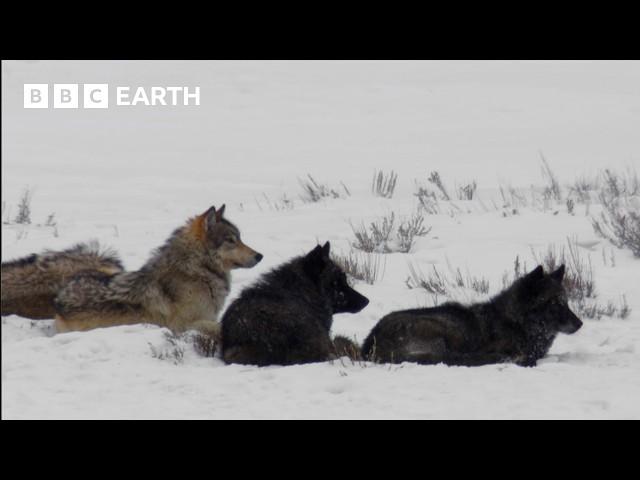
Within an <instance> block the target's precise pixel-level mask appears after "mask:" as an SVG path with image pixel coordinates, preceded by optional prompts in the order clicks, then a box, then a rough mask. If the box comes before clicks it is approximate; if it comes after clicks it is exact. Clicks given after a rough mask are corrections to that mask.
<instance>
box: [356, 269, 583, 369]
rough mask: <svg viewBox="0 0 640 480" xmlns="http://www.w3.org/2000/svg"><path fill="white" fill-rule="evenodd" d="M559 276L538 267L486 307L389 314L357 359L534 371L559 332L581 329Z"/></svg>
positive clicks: (457, 306)
mask: <svg viewBox="0 0 640 480" xmlns="http://www.w3.org/2000/svg"><path fill="white" fill-rule="evenodd" d="M564 273H565V266H564V265H562V266H561V267H560V268H559V269H558V270H556V271H554V272H552V273H550V274H545V273H544V270H543V268H542V266H539V267H538V268H536V269H535V270H533V271H532V272H530V273H529V274H527V275H525V276H524V277H522V278H520V279H518V280H516V281H515V282H514V283H513V285H511V287H509V288H508V289H506V290H504V291H503V292H502V293H500V294H498V295H497V296H496V297H494V298H493V299H491V300H490V301H488V302H486V303H478V304H474V305H471V306H463V305H460V304H459V303H446V304H444V305H441V306H438V307H434V308H422V309H415V310H404V311H398V312H393V313H390V314H389V315H387V316H385V317H383V318H382V319H381V320H380V321H379V322H378V324H377V325H376V326H375V327H374V328H373V330H372V331H371V333H370V334H369V336H368V337H367V338H366V339H365V341H364V343H363V346H362V355H363V356H364V357H365V358H369V359H372V360H375V361H378V362H390V363H401V362H405V361H407V362H417V363H422V364H435V363H445V364H447V365H465V366H476V365H485V364H491V363H503V362H514V363H516V364H518V365H521V366H528V367H530V366H535V365H536V364H537V362H538V360H539V359H541V358H542V357H544V356H545V355H546V354H547V352H548V351H549V349H550V348H551V345H552V343H553V341H554V339H555V338H556V335H557V334H558V333H566V334H571V333H575V332H576V331H577V330H578V329H580V327H581V326H582V322H581V321H580V319H579V318H578V317H577V316H576V315H575V314H574V313H573V312H572V311H571V309H570V308H569V306H568V303H567V295H566V293H565V290H564V287H563V286H562V280H563V278H564Z"/></svg>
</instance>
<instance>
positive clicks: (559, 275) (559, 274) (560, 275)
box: [549, 264, 566, 282]
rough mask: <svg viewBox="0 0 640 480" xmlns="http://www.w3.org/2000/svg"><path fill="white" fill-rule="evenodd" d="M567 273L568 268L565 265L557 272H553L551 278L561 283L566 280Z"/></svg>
mask: <svg viewBox="0 0 640 480" xmlns="http://www.w3.org/2000/svg"><path fill="white" fill-rule="evenodd" d="M565 272H566V268H565V266H564V264H563V265H560V268H558V269H557V270H556V271H555V272H551V273H550V274H549V276H550V277H551V278H553V279H554V280H557V281H559V282H561V281H562V280H563V279H564V274H565Z"/></svg>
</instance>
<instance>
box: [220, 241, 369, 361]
mask: <svg viewBox="0 0 640 480" xmlns="http://www.w3.org/2000/svg"><path fill="white" fill-rule="evenodd" d="M329 249H330V245H329V242H327V243H325V244H324V246H322V247H320V246H319V245H318V246H316V247H315V248H314V249H313V250H312V251H311V252H309V253H308V254H307V255H304V256H301V257H296V258H294V259H293V260H291V261H289V262H288V263H285V264H284V265H281V266H280V267H278V268H276V269H275V270H273V271H271V272H269V273H267V274H266V275H264V276H263V277H262V278H261V279H260V280H259V281H258V282H257V283H256V284H255V285H252V286H250V287H249V288H247V289H245V290H244V291H243V292H242V293H241V294H240V296H239V297H238V298H237V299H236V300H235V301H234V302H233V303H232V304H231V305H230V306H229V308H228V309H227V311H226V312H225V314H224V315H223V317H222V355H223V358H224V360H225V361H226V362H227V363H242V364H252V365H274V364H275V365H292V364H297V363H310V362H322V361H325V360H328V359H330V358H333V356H334V354H335V352H336V351H340V350H344V349H345V342H344V341H343V339H339V340H338V341H337V342H336V344H334V343H333V341H332V340H331V338H330V336H329V331H330V330H331V324H332V322H333V314H334V313H341V312H349V313H356V312H359V311H360V310H362V309H363V308H364V307H365V306H367V304H368V303H369V300H368V299H367V298H366V297H364V296H363V295H360V294H359V293H358V292H356V291H355V290H354V289H353V288H351V287H350V286H349V285H348V283H347V278H346V275H345V273H344V272H343V271H342V270H341V269H340V267H338V266H337V265H336V264H335V263H334V262H333V261H332V260H331V259H330V258H329Z"/></svg>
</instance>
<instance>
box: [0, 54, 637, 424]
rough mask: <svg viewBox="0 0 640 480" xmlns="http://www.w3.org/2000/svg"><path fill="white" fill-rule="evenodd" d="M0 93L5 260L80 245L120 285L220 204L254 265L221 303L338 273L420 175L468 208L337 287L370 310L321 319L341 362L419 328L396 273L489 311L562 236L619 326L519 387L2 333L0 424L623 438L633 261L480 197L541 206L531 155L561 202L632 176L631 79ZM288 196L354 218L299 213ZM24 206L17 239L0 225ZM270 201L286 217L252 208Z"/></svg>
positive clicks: (191, 71) (69, 68) (364, 366)
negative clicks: (424, 421)
mask: <svg viewBox="0 0 640 480" xmlns="http://www.w3.org/2000/svg"><path fill="white" fill-rule="evenodd" d="M2 79H3V81H2V119H3V122H2V160H3V161H2V191H3V194H2V202H3V212H2V221H3V225H2V260H3V261H4V260H9V259H13V258H17V257H19V256H22V255H26V254H29V253H33V252H37V251H40V250H43V249H45V248H51V249H56V248H65V247H67V246H70V245H71V244H73V243H75V242H78V241H87V240H89V239H94V238H96V239H99V240H100V242H101V243H103V244H105V245H109V246H112V247H114V248H115V249H117V250H118V251H119V252H120V254H121V256H122V258H123V260H124V262H125V265H126V267H127V268H129V269H136V268H139V267H140V266H141V265H142V264H143V263H144V262H145V260H146V259H147V258H148V256H149V253H150V251H151V250H152V249H153V248H155V247H157V246H158V245H160V244H161V243H162V242H164V240H165V239H166V237H167V236H168V235H169V233H170V232H171V231H172V230H173V229H174V228H176V227H177V226H179V225H181V224H182V223H183V222H184V221H185V220H186V219H187V217H189V216H192V215H194V214H197V213H201V212H203V211H205V210H206V209H207V208H208V207H209V206H211V205H216V206H219V205H220V204H222V203H226V205H227V210H226V212H227V216H228V218H229V219H230V220H232V221H233V222H234V223H236V224H237V225H238V227H239V228H240V229H241V231H242V236H243V240H244V241H245V242H246V243H247V244H248V245H250V246H251V247H253V248H255V249H256V250H258V251H260V252H261V253H263V254H264V255H265V258H264V260H263V261H262V262H261V263H260V264H259V265H258V266H257V267H256V268H254V269H251V270H240V271H235V272H234V274H233V290H232V293H231V297H230V298H233V296H235V295H237V293H238V291H239V290H240V289H241V288H242V287H243V286H245V285H247V284H249V283H251V282H252V281H253V280H254V279H256V278H257V277H258V276H259V275H260V274H262V273H264V272H265V271H267V270H268V269H270V268H272V267H274V266H276V265H278V264H279V263H281V262H282V261H284V260H286V259H288V258H290V257H292V256H294V255H299V254H301V253H304V252H306V251H308V250H310V249H311V248H312V247H313V246H314V245H315V243H316V241H326V240H329V241H331V242H332V248H333V249H334V250H336V251H341V252H345V253H346V252H348V250H349V242H350V240H351V239H352V237H353V235H352V231H351V226H350V222H352V223H353V224H360V222H365V223H366V222H369V221H371V220H374V219H376V218H379V217H380V216H381V215H384V214H387V213H389V212H391V211H394V212H395V213H396V215H401V216H402V215H409V214H411V213H412V212H414V211H415V209H416V207H417V204H418V203H417V199H416V197H415V196H414V195H413V193H414V192H415V183H414V181H415V180H417V181H419V182H421V183H423V184H426V183H427V181H426V177H427V175H428V174H429V172H431V171H434V170H438V171H439V172H440V174H441V175H442V177H443V179H444V180H445V182H447V184H448V185H450V186H451V187H453V186H454V185H455V184H456V183H457V184H461V183H462V182H465V181H471V180H477V182H478V185H479V193H480V198H481V199H482V203H483V204H484V205H485V206H486V208H482V207H481V205H480V203H479V202H475V201H474V202H458V201H456V202H455V203H456V204H457V205H458V206H459V207H460V208H461V209H462V210H463V211H462V212H458V213H455V214H448V213H443V214H441V215H428V216H426V218H425V223H426V224H427V225H428V226H432V227H433V230H432V231H431V233H430V234H429V235H428V236H427V237H424V238H421V239H419V240H418V241H417V242H416V245H415V246H414V248H413V250H412V252H411V253H409V254H401V253H393V254H388V255H385V256H384V260H383V262H384V264H385V274H384V277H383V279H382V280H381V281H379V282H378V283H376V284H375V285H367V284H363V283H357V284H356V288H357V289H358V290H359V291H361V292H362V293H363V294H364V295H366V296H367V297H368V298H369V299H370V300H371V303H370V304H369V306H368V307H367V308H365V309H364V310H363V311H362V312H360V313H358V314H356V315H337V316H336V317H334V328H333V332H334V333H340V334H345V335H348V336H356V338H357V339H358V340H360V341H361V340H363V339H364V337H365V336H366V335H367V333H368V332H369V330H370V329H371V328H372V327H373V325H375V323H376V322H377V320H378V319H379V318H380V317H381V316H382V315H384V314H386V313H388V312H390V311H392V310H396V309H402V308H411V307H416V306H428V305H432V304H433V302H434V299H433V297H431V296H430V295H428V294H426V293H425V292H424V291H421V290H410V289H408V288H407V286H406V284H405V280H406V278H407V276H408V273H409V272H408V264H409V262H411V263H412V264H414V265H417V266H418V267H419V268H420V269H421V270H422V271H424V272H427V271H429V269H430V268H431V265H436V266H437V267H438V268H439V269H441V270H444V271H446V270H447V268H448V267H447V265H448V264H451V265H452V266H453V267H455V268H457V267H460V268H461V269H462V270H463V271H466V270H467V269H468V271H469V272H470V273H471V274H473V275H475V276H484V277H486V278H487V279H488V280H489V281H490V282H491V287H492V289H491V290H492V293H495V292H497V291H498V290H499V289H500V288H501V286H502V283H501V279H502V275H503V273H504V272H505V271H511V270H512V269H513V261H514V259H515V258H516V256H519V257H520V259H521V260H525V261H526V262H527V265H528V266H530V267H533V266H534V265H533V258H532V256H531V249H532V248H533V249H536V250H541V249H543V248H545V247H546V246H547V245H549V244H557V245H562V244H564V243H565V242H566V239H567V237H568V236H571V237H575V238H576V239H577V240H578V242H579V244H580V245H581V247H580V249H581V253H582V254H583V255H585V256H586V255H590V256H591V260H592V264H593V267H594V271H595V274H596V277H595V279H596V287H597V291H598V295H599V300H601V301H603V302H605V303H606V301H608V300H612V301H614V302H618V301H619V300H620V299H621V297H622V295H625V297H626V300H627V302H628V304H629V306H630V307H631V309H632V312H631V315H630V316H629V317H628V318H626V319H618V318H603V319H602V320H586V321H585V324H584V327H583V328H582V329H581V330H580V331H579V332H577V333H576V334H575V335H571V336H564V335H560V336H559V337H558V339H557V340H556V342H555V344H554V346H553V348H552V350H551V353H550V355H549V356H548V357H547V358H546V359H544V360H543V361H541V362H540V364H539V366H538V367H536V368H521V367H518V366H515V365H492V366H484V367H476V368H464V367H446V366H443V365H437V366H419V365H413V364H409V363H405V364H402V365H392V366H389V365H374V364H371V363H357V364H353V363H351V362H350V361H348V360H346V359H344V360H342V361H334V362H326V363H321V364H312V365H301V366H292V367H267V368H257V367H248V366H237V365H230V366H227V365H224V364H223V362H221V361H220V360H218V359H212V358H202V357H200V356H198V355H197V354H196V353H195V352H194V351H193V349H192V347H191V345H190V344H188V343H187V342H185V341H180V342H179V345H178V346H179V348H180V350H182V351H183V352H184V355H183V356H182V357H181V358H179V359H176V358H174V357H173V355H172V354H173V352H174V350H175V347H174V346H173V345H172V344H171V343H170V342H169V341H168V340H167V338H166V336H165V333H166V331H165V330H163V329H160V328H158V327H155V326H150V325H133V326H125V327H114V328H108V329H98V330H94V331H90V332H83V333H65V334H60V335H54V330H53V325H52V321H31V320H28V319H24V318H19V317H16V316H9V317H3V319H2V418H640V348H639V347H640V285H639V284H638V278H640V275H639V274H640V260H639V259H636V258H633V256H632V255H631V253H630V252H629V251H628V250H619V249H616V248H615V247H612V246H611V245H610V244H609V243H608V242H606V241H605V240H603V239H601V238H599V237H598V236H596V235H595V234H594V232H593V229H592V227H591V223H590V215H591V214H595V213H597V212H598V211H599V210H598V208H599V207H598V206H597V205H592V206H591V207H590V210H589V211H588V212H587V210H586V208H585V206H584V205H581V204H579V205H577V206H576V214H575V216H570V215H569V214H568V213H567V210H566V207H565V206H564V205H552V206H551V208H549V209H547V210H546V211H544V210H543V209H540V208H536V209H533V208H525V209H521V211H520V214H519V215H508V216H506V217H505V216H503V212H502V209H500V208H498V209H495V208H494V207H493V204H492V202H495V203H496V204H498V206H500V205H501V198H500V193H499V190H498V188H499V187H500V186H501V185H502V186H508V185H513V186H514V187H521V188H523V189H524V191H526V189H528V188H529V187H530V186H531V185H535V186H538V187H539V186H541V185H542V184H543V178H542V175H541V172H540V160H539V159H540V152H543V153H544V155H545V157H546V158H547V159H548V161H549V163H550V164H551V166H552V168H553V170H554V171H555V173H556V174H557V175H558V177H559V178H560V180H561V182H563V183H569V182H572V181H574V180H575V179H576V178H578V177H580V176H583V175H585V176H591V175H594V174H596V173H597V172H598V171H600V170H602V169H604V168H613V169H617V170H619V171H621V170H623V169H625V168H627V167H635V168H636V169H638V170H640V168H638V166H639V165H640V161H639V159H640V62H296V63H291V62H144V63H143V62H104V61H103V62H51V61H47V62H13V61H12V62H3V63H2ZM24 83H49V84H52V83H109V84H110V86H113V87H115V86H116V85H125V86H131V87H133V88H135V87H138V86H143V87H145V88H149V87H151V86H155V85H157V86H171V85H176V86H177V85H181V86H189V87H190V88H192V87H194V86H200V87H201V102H200V103H201V105H200V106H199V107H194V106H190V107H183V106H176V107H173V106H164V107H163V106H156V107H144V106H136V107H113V108H109V109H106V110H82V109H79V110H75V111H72V110H53V109H49V110H25V109H23V105H22V93H23V84H24ZM376 169H383V170H385V171H389V170H391V169H394V170H395V171H396V172H398V187H397V189H396V192H395V195H394V197H393V199H390V200H387V199H381V198H378V197H374V196H373V195H372V194H371V192H370V187H371V179H372V176H373V173H374V170H376ZM307 173H310V174H312V175H313V176H314V178H316V179H317V180H318V181H321V182H326V183H328V184H330V185H332V186H337V185H339V183H340V182H344V184H345V185H346V186H347V187H348V188H349V190H350V192H351V194H352V195H351V196H350V197H348V198H346V199H335V200H325V201H322V202H319V203H316V204H303V203H302V202H300V201H299V195H300V193H301V188H300V186H299V184H298V178H304V177H305V176H306V174H307ZM25 187H29V188H30V189H31V191H32V192H33V200H32V204H31V208H32V219H33V224H32V225H30V226H21V225H15V224H7V223H5V222H9V221H11V220H12V219H13V217H14V216H15V213H16V208H17V203H18V200H19V198H20V196H21V194H22V191H23V190H24V189H25ZM283 195H286V196H287V197H288V198H290V199H293V200H294V202H295V205H294V208H293V209H290V210H282V211H276V210H275V209H274V208H271V207H270V206H269V204H270V203H271V204H274V203H276V202H278V201H279V200H280V199H281V197H282V196H283ZM556 211H557V212H558V213H557V214H555V212H556ZM51 213H55V220H56V222H57V226H56V227H55V228H53V227H47V226H44V223H45V222H46V220H47V217H48V216H49V215H50V214H51ZM587 213H589V215H587ZM603 250H604V254H605V257H606V258H607V259H609V258H610V256H611V255H612V254H613V255H614V257H615V266H612V265H611V263H610V262H609V261H607V263H606V264H605V261H604V260H603ZM463 293H464V292H463ZM466 293H468V297H466V298H464V297H463V298H460V300H463V301H467V300H468V301H474V300H478V299H482V298H486V297H487V296H481V295H477V294H472V293H469V292H466ZM442 300H444V299H439V301H442Z"/></svg>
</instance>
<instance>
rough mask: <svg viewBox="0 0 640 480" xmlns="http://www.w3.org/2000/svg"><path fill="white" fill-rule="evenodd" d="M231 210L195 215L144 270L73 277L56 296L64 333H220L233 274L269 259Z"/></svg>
mask: <svg viewBox="0 0 640 480" xmlns="http://www.w3.org/2000/svg"><path fill="white" fill-rule="evenodd" d="M224 211H225V206H224V205H223V206H222V207H220V209H218V210H216V208H215V207H211V208H210V209H208V210H207V211H206V212H204V213H203V214H202V215H198V216H196V217H194V218H191V219H190V220H189V221H187V223H186V225H184V226H183V227H181V228H178V229H177V230H175V231H174V232H173V234H172V235H171V236H170V237H169V239H168V240H167V241H166V242H165V244H164V245H163V246H161V247H160V248H158V249H157V250H156V251H155V252H154V253H153V254H152V256H151V258H150V259H149V260H148V261H147V263H146V264H145V265H144V266H143V267H142V268H141V269H140V270H138V271H134V272H122V273H117V274H115V275H105V274H103V273H102V272H95V271H94V272H85V273H82V274H80V275H78V276H76V277H74V278H73V279H72V280H71V281H70V282H69V283H67V284H66V285H65V286H64V287H63V288H62V290H61V291H60V293H59V294H58V296H57V297H56V299H55V307H56V327H57V330H58V331H61V332H62V331H70V330H89V329H92V328H97V327H107V326H113V325H124V324H132V323H152V324H155V325H160V326H163V327H167V328H169V329H171V330H172V331H173V332H175V333H181V332H184V331H186V330H190V329H195V330H200V331H203V332H207V333H209V334H211V335H216V334H217V333H218V332H219V324H218V323H217V318H218V313H219V312H220V309H221V308H222V305H223V304H224V301H225V299H226V297H227V294H228V293H229V288H230V282H231V275H230V272H231V270H232V269H235V268H251V267H253V266H255V265H256V264H257V263H258V262H259V261H260V260H262V255H261V254H260V253H258V252H256V251H255V250H253V249H251V248H249V247H248V246H247V245H245V244H244V243H243V242H242V240H241V238H240V231H239V230H238V228H237V227H236V226H235V225H233V224H232V223H231V222H229V221H228V220H226V219H225V218H224Z"/></svg>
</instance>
